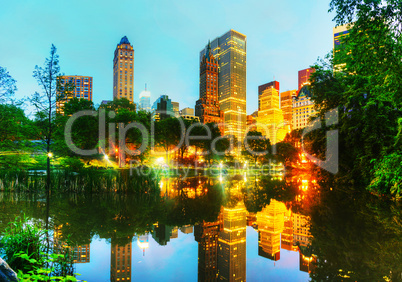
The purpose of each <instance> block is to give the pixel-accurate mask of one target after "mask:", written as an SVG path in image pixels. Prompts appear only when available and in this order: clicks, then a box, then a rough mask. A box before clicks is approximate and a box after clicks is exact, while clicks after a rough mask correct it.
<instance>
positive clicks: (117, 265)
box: [110, 239, 131, 282]
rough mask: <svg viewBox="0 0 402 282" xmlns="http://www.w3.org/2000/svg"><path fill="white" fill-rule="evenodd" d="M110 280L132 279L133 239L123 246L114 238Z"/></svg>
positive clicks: (113, 281)
mask: <svg viewBox="0 0 402 282" xmlns="http://www.w3.org/2000/svg"><path fill="white" fill-rule="evenodd" d="M110 281H111V282H116V281H131V241H130V243H128V244H126V245H124V246H121V245H119V244H116V243H115V242H113V239H112V246H111V258H110Z"/></svg>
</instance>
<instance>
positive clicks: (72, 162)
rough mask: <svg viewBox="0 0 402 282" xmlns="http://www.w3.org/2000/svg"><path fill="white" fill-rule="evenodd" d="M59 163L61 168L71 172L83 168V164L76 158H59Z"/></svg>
mask: <svg viewBox="0 0 402 282" xmlns="http://www.w3.org/2000/svg"><path fill="white" fill-rule="evenodd" d="M59 163H60V165H61V166H62V167H63V168H65V169H68V170H72V171H79V170H81V169H83V168H84V163H83V162H82V161H81V160H80V159H79V158H76V157H67V158H61V159H60V160H59Z"/></svg>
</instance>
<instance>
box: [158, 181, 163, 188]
mask: <svg viewBox="0 0 402 282" xmlns="http://www.w3.org/2000/svg"><path fill="white" fill-rule="evenodd" d="M159 187H161V189H162V188H163V181H161V183H160V184H159Z"/></svg>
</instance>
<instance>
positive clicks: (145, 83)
mask: <svg viewBox="0 0 402 282" xmlns="http://www.w3.org/2000/svg"><path fill="white" fill-rule="evenodd" d="M145 91H147V84H146V83H145Z"/></svg>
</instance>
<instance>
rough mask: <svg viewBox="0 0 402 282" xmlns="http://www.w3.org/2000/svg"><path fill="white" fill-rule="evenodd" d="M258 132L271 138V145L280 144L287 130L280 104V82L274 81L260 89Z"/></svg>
mask: <svg viewBox="0 0 402 282" xmlns="http://www.w3.org/2000/svg"><path fill="white" fill-rule="evenodd" d="M257 122H258V123H257V130H258V131H260V132H261V133H262V134H263V135H265V136H266V137H268V138H269V140H270V142H271V144H275V143H277V142H280V141H282V140H283V138H284V137H285V135H286V133H287V130H286V128H285V126H284V123H283V113H282V110H281V108H280V104H279V82H278V81H272V82H270V83H266V84H264V85H261V86H259V87H258V117H257Z"/></svg>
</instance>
